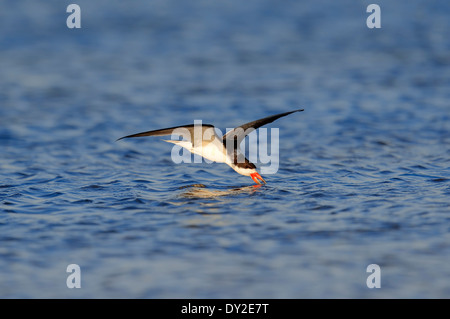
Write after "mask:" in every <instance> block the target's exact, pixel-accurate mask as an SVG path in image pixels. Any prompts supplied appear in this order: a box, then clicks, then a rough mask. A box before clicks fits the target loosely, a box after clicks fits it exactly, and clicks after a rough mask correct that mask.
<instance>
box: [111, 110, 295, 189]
mask: <svg viewBox="0 0 450 319" xmlns="http://www.w3.org/2000/svg"><path fill="white" fill-rule="evenodd" d="M301 111H303V109H300V110H294V111H290V112H285V113H281V114H277V115H272V116H268V117H265V118H263V119H259V120H256V121H253V122H249V123H246V124H243V125H241V126H238V127H236V128H235V129H233V130H231V131H230V132H228V133H227V134H225V135H224V136H223V137H219V136H218V135H217V133H216V132H215V129H214V126H213V125H210V124H190V125H183V126H176V127H170V128H165V129H160V130H154V131H147V132H142V133H137V134H133V135H128V136H124V137H121V138H120V139H119V140H121V139H124V138H130V137H141V136H166V135H181V136H183V138H184V139H183V140H181V141H179V140H165V141H166V142H169V143H173V144H176V145H179V146H181V147H183V148H185V149H187V150H188V151H190V152H191V153H193V154H197V155H200V156H202V157H203V158H205V159H207V160H210V161H212V162H217V163H225V164H227V165H229V166H230V167H231V168H232V169H234V170H235V171H236V172H237V173H239V174H241V175H245V176H250V177H251V178H252V179H253V181H254V182H255V183H257V184H261V183H260V182H259V180H261V181H262V182H264V183H266V181H265V180H264V179H263V178H262V177H261V175H259V173H258V172H257V171H256V166H255V164H253V163H252V162H250V161H249V160H248V159H247V158H246V157H245V156H244V154H242V152H241V151H240V149H239V145H240V144H241V142H242V140H243V139H244V138H245V136H247V135H248V134H249V133H251V132H252V131H254V130H255V129H257V128H258V127H261V126H263V125H265V124H268V123H271V122H273V121H275V120H277V119H278V118H280V117H283V116H286V115H289V114H291V113H294V112H301Z"/></svg>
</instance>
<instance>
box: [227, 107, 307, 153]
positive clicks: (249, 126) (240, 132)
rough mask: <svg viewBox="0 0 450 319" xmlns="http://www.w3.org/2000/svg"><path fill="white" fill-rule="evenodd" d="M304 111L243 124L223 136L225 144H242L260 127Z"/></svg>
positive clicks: (286, 113) (281, 114) (300, 110)
mask: <svg viewBox="0 0 450 319" xmlns="http://www.w3.org/2000/svg"><path fill="white" fill-rule="evenodd" d="M302 111H303V109H298V110H294V111H290V112H285V113H280V114H276V115H271V116H268V117H265V118H262V119H259V120H256V121H253V122H249V123H245V124H242V125H241V126H238V127H236V128H234V129H232V130H231V131H229V132H228V133H227V134H225V135H224V136H223V143H224V144H225V145H226V143H227V141H229V142H231V141H233V142H234V144H235V145H239V144H241V142H242V140H243V139H244V138H245V137H246V136H247V135H248V134H250V133H251V132H253V131H254V130H256V129H257V128H258V127H261V126H263V125H266V124H268V123H272V122H273V121H275V120H277V119H279V118H280V117H283V116H286V115H289V114H292V113H295V112H302Z"/></svg>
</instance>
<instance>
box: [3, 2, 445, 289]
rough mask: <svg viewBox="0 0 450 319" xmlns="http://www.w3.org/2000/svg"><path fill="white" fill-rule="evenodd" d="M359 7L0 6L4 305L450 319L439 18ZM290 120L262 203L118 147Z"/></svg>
mask: <svg viewBox="0 0 450 319" xmlns="http://www.w3.org/2000/svg"><path fill="white" fill-rule="evenodd" d="M372 2H373V1H357V2H355V1H350V0H348V1H346V0H345V1H310V2H304V1H282V2H280V1H270V0H258V1H256V0H250V1H237V0H227V1H209V0H199V1H175V0H152V1H137V0H136V1H134V0H133V1H109V0H108V1H106V0H102V1H95V2H93V1H87V0H78V1H76V2H75V3H77V4H78V5H80V7H81V26H82V27H81V29H77V30H76V29H68V28H67V27H66V24H65V23H66V18H67V16H68V13H66V6H67V5H68V4H69V3H62V2H61V1H56V0H55V1H12V0H11V1H3V2H2V4H1V5H0V30H1V34H2V35H1V37H0V70H1V72H0V74H1V75H0V87H1V90H0V147H1V156H0V165H1V170H0V297H2V298H18V297H19V298H449V297H450V281H449V280H448V278H450V267H449V263H450V207H449V206H450V200H449V199H450V169H449V167H450V105H449V101H450V37H449V36H448V31H449V30H450V20H449V19H448V16H449V13H450V3H449V2H448V1H444V0H443V1H395V3H393V2H392V1H384V0H383V1H377V2H376V3H378V4H379V5H380V7H381V10H382V11H381V25H382V28H381V29H368V28H367V27H366V18H367V16H368V13H366V7H367V5H368V4H369V3H372ZM299 107H302V108H304V109H305V111H304V112H302V113H296V114H293V115H290V116H288V117H286V118H283V119H280V120H278V121H277V122H274V123H272V124H270V125H269V126H268V128H279V130H280V131H279V132H280V133H279V134H280V149H279V163H280V167H279V170H278V172H277V173H276V174H273V175H266V176H264V178H265V179H266V180H267V182H268V184H267V185H265V186H262V187H259V188H254V187H252V186H251V185H252V184H253V182H252V181H251V179H250V178H248V177H244V176H240V175H238V174H236V173H235V172H234V171H232V170H231V169H230V168H229V167H228V166H226V165H224V164H215V165H212V164H206V163H203V164H198V163H192V164H180V165H177V164H174V163H173V162H172V161H171V158H170V154H171V149H172V146H171V145H170V144H168V143H164V142H162V141H161V138H142V139H134V140H123V141H119V142H116V139H117V138H119V137H121V136H124V135H127V134H132V133H137V132H141V131H146V130H152V129H158V128H162V127H170V126H176V125H181V124H191V123H193V121H194V120H202V121H203V123H210V124H214V125H217V126H218V127H219V128H221V129H222V130H224V129H225V128H230V127H234V126H236V125H240V124H243V123H245V122H247V121H252V120H255V119H257V118H261V117H265V116H268V115H271V114H276V113H279V112H285V111H289V110H292V109H297V108H299ZM69 264H78V265H79V266H80V269H81V288H80V289H76V288H74V289H69V288H67V285H66V279H67V277H68V276H69V273H68V272H66V268H67V266H68V265H69ZM369 264H377V265H379V266H380V269H381V288H379V289H378V288H373V289H369V288H368V287H367V285H366V279H367V277H368V276H369V275H370V273H368V272H367V271H366V268H367V266H368V265H369Z"/></svg>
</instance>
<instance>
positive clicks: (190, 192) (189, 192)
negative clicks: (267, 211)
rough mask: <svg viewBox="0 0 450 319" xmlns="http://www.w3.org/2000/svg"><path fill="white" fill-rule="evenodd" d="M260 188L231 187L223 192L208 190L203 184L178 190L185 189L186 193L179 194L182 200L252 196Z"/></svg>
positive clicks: (254, 186) (259, 186) (252, 186)
mask: <svg viewBox="0 0 450 319" xmlns="http://www.w3.org/2000/svg"><path fill="white" fill-rule="evenodd" d="M260 188H261V185H251V186H242V187H233V188H228V189H224V190H220V189H214V190H210V189H208V188H207V187H206V186H205V185H203V184H193V185H187V186H182V187H180V189H186V191H184V192H183V193H181V194H180V196H181V197H184V198H217V197H222V196H229V195H238V194H243V193H248V194H253V193H254V192H256V191H257V190H258V189H260Z"/></svg>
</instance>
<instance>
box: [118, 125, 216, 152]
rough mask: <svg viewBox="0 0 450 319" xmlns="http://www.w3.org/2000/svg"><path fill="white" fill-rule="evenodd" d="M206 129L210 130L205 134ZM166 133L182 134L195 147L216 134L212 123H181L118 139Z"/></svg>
mask: <svg viewBox="0 0 450 319" xmlns="http://www.w3.org/2000/svg"><path fill="white" fill-rule="evenodd" d="M196 130H198V131H196ZM206 130H211V131H208V132H207V133H208V134H205V131H206ZM166 135H180V136H182V137H183V139H184V140H187V141H190V142H191V143H192V146H193V147H196V146H197V145H201V143H202V142H203V141H205V140H207V139H208V137H209V140H211V139H213V138H214V137H215V136H216V135H215V131H214V126H213V125H211V124H190V125H181V126H174V127H168V128H163V129H160V130H154V131H147V132H142V133H137V134H132V135H127V136H124V137H121V138H119V139H118V140H117V141H119V140H121V139H124V138H130V137H143V136H166Z"/></svg>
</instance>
